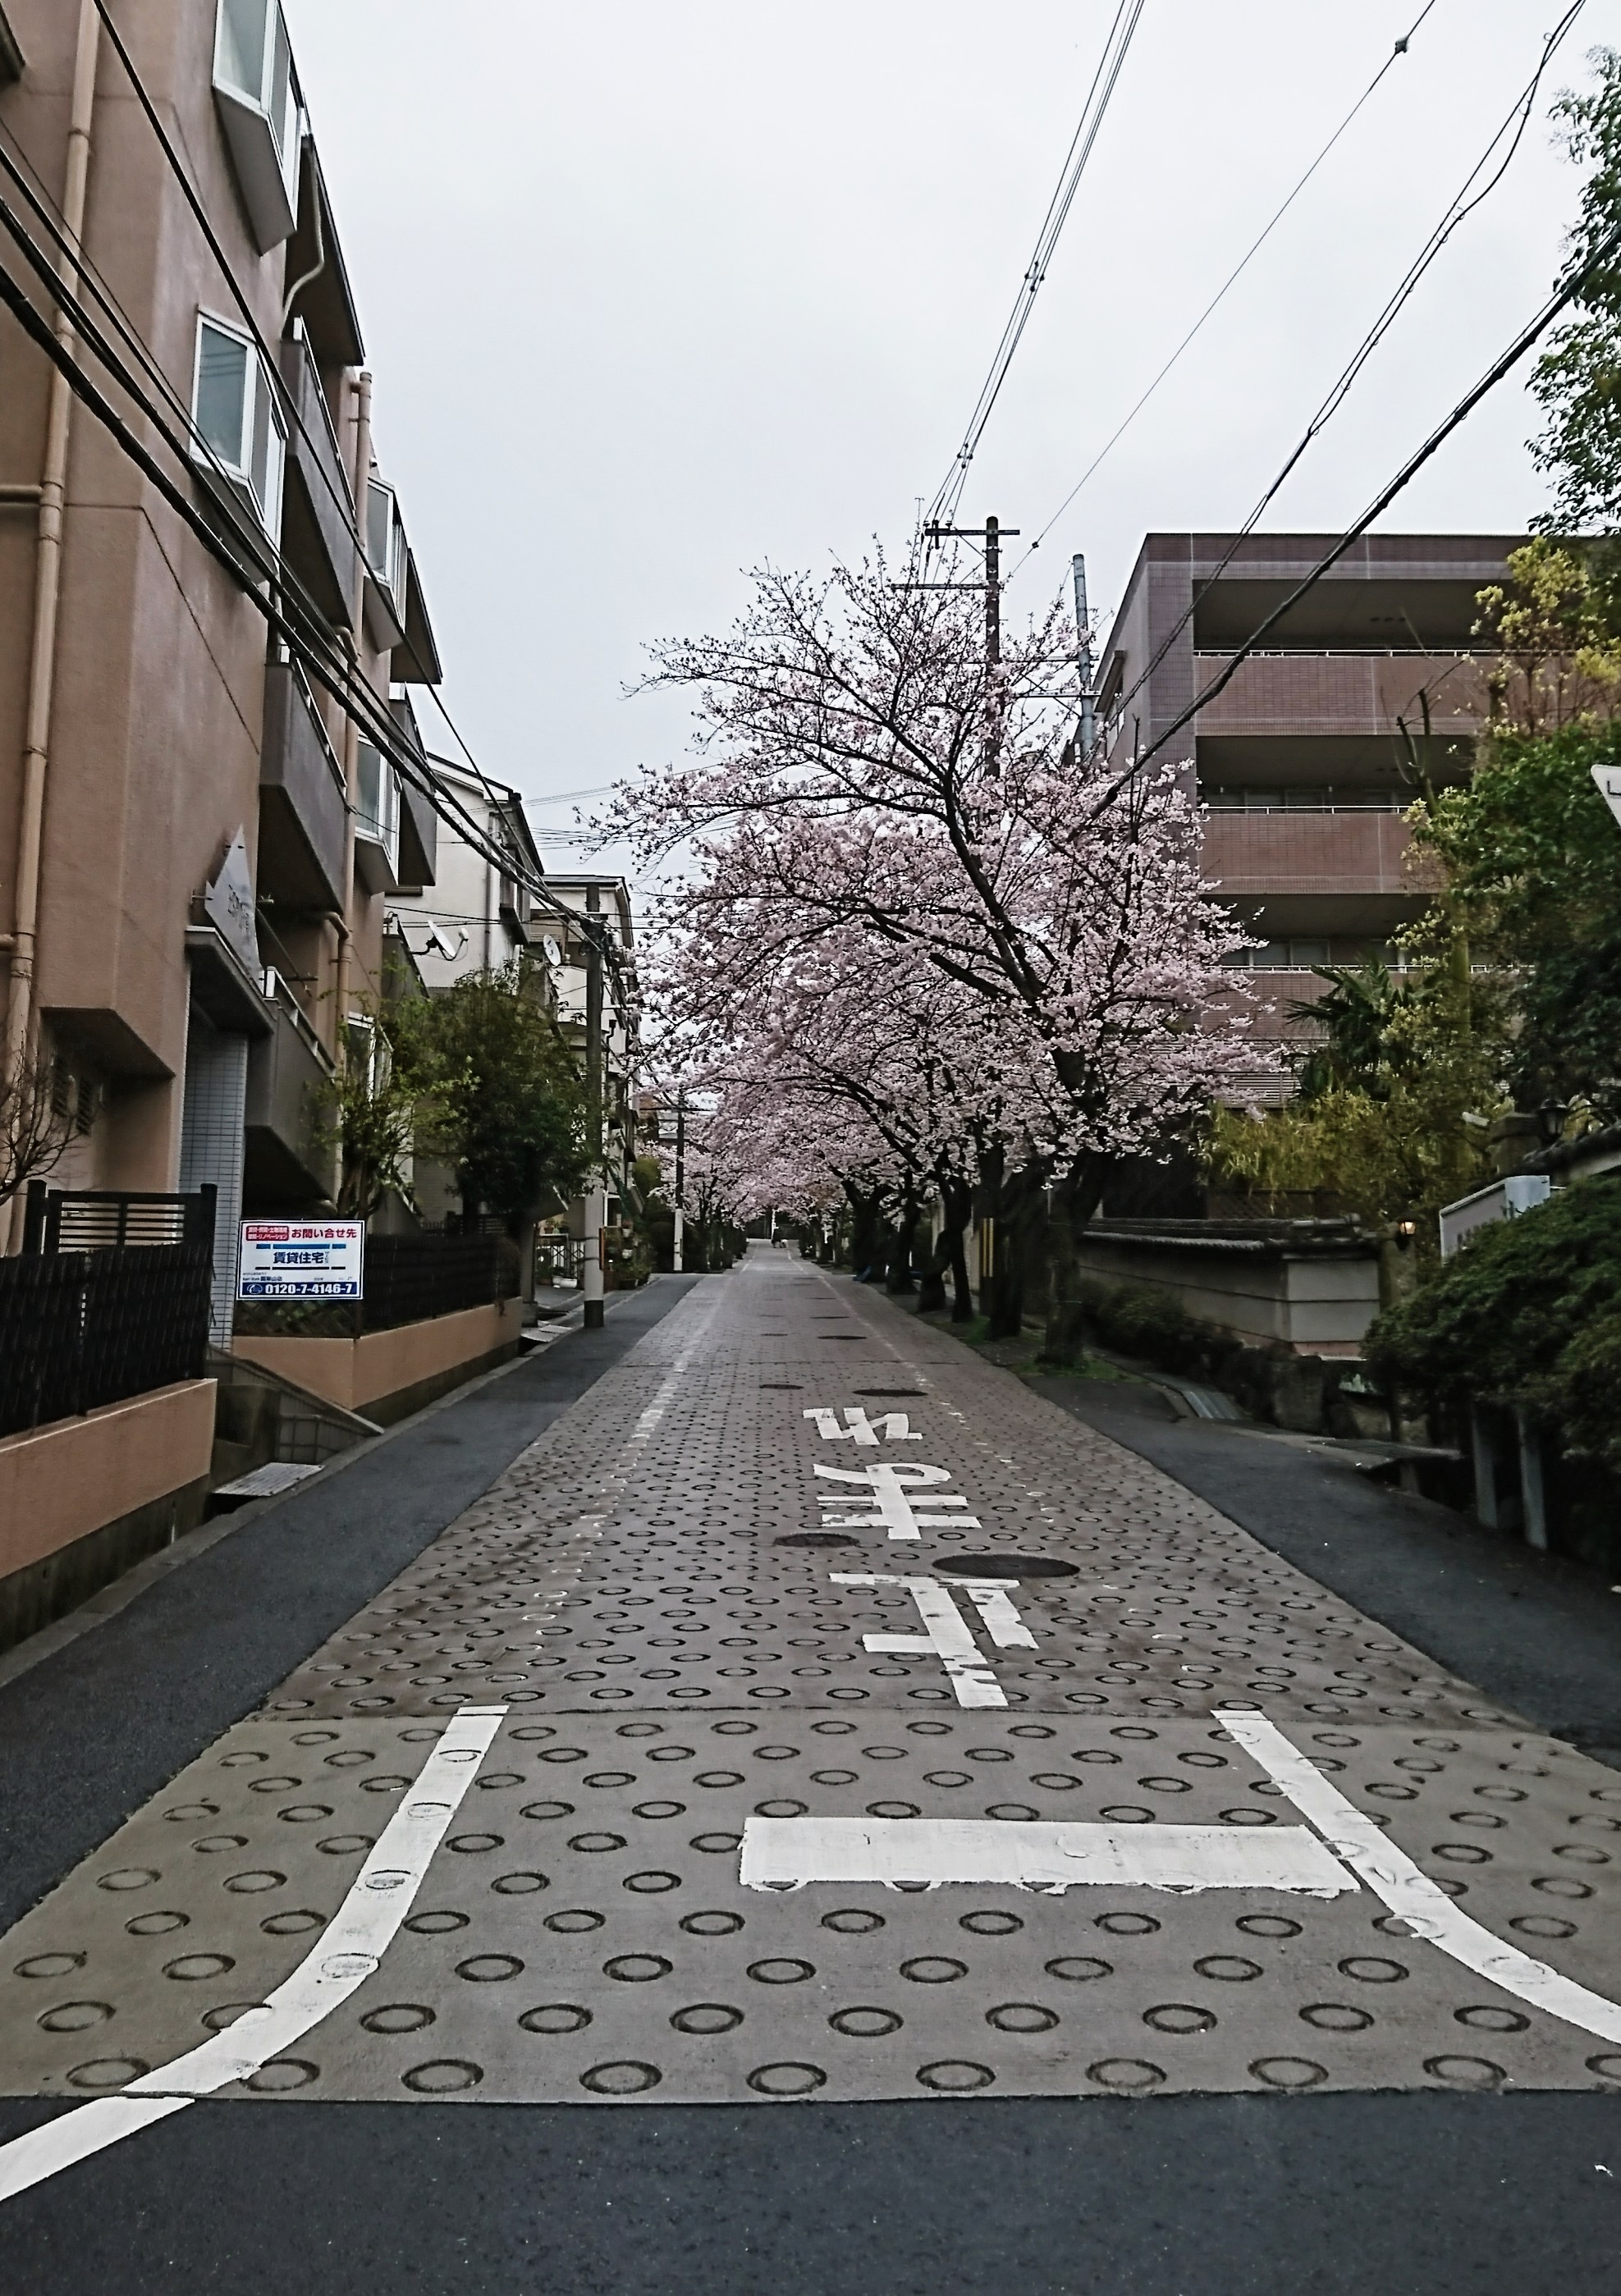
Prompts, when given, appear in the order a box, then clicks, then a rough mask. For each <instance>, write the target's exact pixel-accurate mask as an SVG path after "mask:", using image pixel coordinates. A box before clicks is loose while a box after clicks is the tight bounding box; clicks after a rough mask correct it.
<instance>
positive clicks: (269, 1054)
mask: <svg viewBox="0 0 1621 2296" xmlns="http://www.w3.org/2000/svg"><path fill="white" fill-rule="evenodd" d="M265 995H266V998H267V1004H268V1006H269V1010H270V1013H271V1016H272V1025H271V1030H270V1034H269V1035H268V1036H267V1037H261V1038H260V1039H259V1042H258V1043H257V1044H255V1045H254V1046H252V1048H251V1051H250V1053H249V1055H248V1097H247V1107H246V1111H245V1118H246V1122H245V1128H244V1135H243V1207H244V1209H245V1210H252V1211H256V1212H269V1211H279V1210H293V1209H296V1208H298V1207H300V1206H304V1205H309V1204H315V1203H320V1202H323V1201H329V1200H330V1199H331V1196H332V1193H333V1188H334V1187H335V1185H337V1152H336V1148H335V1145H334V1144H333V1139H332V1137H331V1132H330V1126H331V1121H332V1086H333V1062H332V1057H331V1055H330V1054H329V1053H328V1052H327V1050H326V1048H325V1046H324V1045H323V1044H322V1042H321V1040H320V1038H319V1037H317V1034H316V1032H315V1029H314V1028H313V1027H312V1026H311V1024H310V1022H309V1019H308V1017H307V1016H306V1014H305V1013H304V1012H303V1011H302V1010H301V1008H300V1005H299V1004H298V1001H297V999H296V998H295V997H294V996H293V994H292V990H291V989H290V988H288V986H287V984H286V982H285V981H284V980H283V979H282V978H281V975H280V974H279V973H277V972H274V971H272V972H267V973H266V975H265Z"/></svg>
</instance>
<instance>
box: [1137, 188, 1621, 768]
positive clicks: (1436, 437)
mask: <svg viewBox="0 0 1621 2296" xmlns="http://www.w3.org/2000/svg"><path fill="white" fill-rule="evenodd" d="M1618 247H1621V225H1617V228H1616V229H1615V230H1614V231H1612V232H1610V233H1609V234H1607V235H1606V237H1605V238H1604V239H1603V240H1602V242H1600V245H1599V247H1598V249H1597V250H1596V251H1595V253H1594V254H1593V255H1592V258H1591V259H1590V260H1589V261H1588V262H1587V263H1586V264H1585V265H1584V266H1583V268H1582V269H1581V271H1580V272H1578V273H1577V274H1576V275H1575V276H1574V277H1573V278H1569V279H1568V280H1567V281H1566V283H1565V284H1564V285H1563V286H1562V287H1560V288H1559V289H1558V290H1557V291H1555V293H1554V294H1553V295H1552V296H1551V298H1550V299H1549V300H1548V301H1547V302H1546V303H1544V304H1543V307H1542V309H1541V310H1540V311H1539V312H1538V313H1537V315H1536V316H1535V318H1534V319H1533V320H1532V321H1531V322H1530V324H1529V325H1528V326H1526V327H1524V328H1522V329H1521V331H1520V332H1519V333H1518V335H1517V336H1516V337H1515V339H1514V340H1513V341H1512V342H1511V343H1510V345H1509V348H1507V350H1505V351H1503V352H1502V354H1501V355H1500V356H1499V357H1497V358H1495V359H1493V362H1492V365H1490V366H1489V367H1488V368H1487V369H1486V371H1485V374H1483V375H1482V376H1481V378H1480V380H1479V381H1478V382H1477V383H1476V384H1475V386H1474V388H1473V389H1471V390H1469V391H1466V392H1465V394H1464V396H1463V397H1462V398H1461V399H1460V400H1459V402H1458V404H1457V406H1454V407H1453V409H1452V413H1451V414H1449V415H1448V416H1447V417H1446V419H1445V421H1444V422H1442V423H1440V424H1439V425H1438V426H1437V428H1436V429H1435V430H1432V431H1431V432H1430V434H1429V437H1428V439H1426V440H1425V441H1424V444H1423V445H1422V446H1421V447H1419V449H1418V451H1417V452H1416V453H1415V454H1412V455H1409V457H1408V459H1407V460H1406V462H1405V463H1403V465H1402V467H1401V469H1400V470H1399V471H1397V472H1396V474H1395V478H1393V479H1392V480H1390V482H1389V483H1388V485H1386V486H1385V487H1384V488H1381V489H1380V491H1379V493H1378V494H1377V495H1376V496H1374V498H1373V500H1372V502H1370V504H1369V505H1368V507H1367V509H1366V510H1365V511H1363V512H1362V516H1361V517H1360V518H1359V519H1357V520H1356V521H1355V522H1354V524H1353V525H1351V526H1348V527H1347V528H1346V529H1345V532H1344V533H1343V534H1342V535H1341V536H1340V537H1339V538H1338V540H1337V542H1336V543H1335V544H1334V545H1333V546H1332V547H1331V548H1330V549H1329V550H1327V551H1325V552H1324V553H1323V555H1322V557H1321V558H1320V559H1319V560H1318V562H1317V563H1316V565H1315V566H1313V567H1312V570H1311V572H1310V573H1309V574H1308V575H1306V576H1305V578H1304V580H1302V581H1300V582H1297V583H1296V586H1295V587H1294V588H1293V589H1292V590H1291V591H1290V592H1289V594H1288V597H1287V598H1285V599H1284V600H1283V601H1282V602H1281V603H1280V604H1279V605H1277V606H1274V607H1273V609H1272V611H1271V613H1270V614H1268V615H1267V617H1266V619H1264V621H1263V622H1262V624H1261V626H1260V627H1259V628H1258V629H1256V630H1255V631H1254V632H1252V634H1251V635H1249V636H1248V637H1247V638H1246V639H1245V641H1244V643H1243V644H1242V645H1241V646H1239V647H1238V650H1237V652H1235V653H1234V654H1233V655H1232V656H1231V658H1230V660H1228V661H1226V662H1225V663H1224V664H1223V665H1222V668H1221V670H1220V671H1219V672H1218V674H1217V675H1216V676H1214V678H1212V680H1211V682H1210V684H1209V685H1206V686H1205V687H1203V688H1202V689H1201V691H1200V692H1199V693H1197V694H1196V695H1195V696H1194V699H1193V700H1192V701H1190V702H1189V704H1188V706H1187V708H1186V709H1181V710H1180V711H1179V712H1178V713H1177V715H1176V716H1175V717H1173V719H1172V720H1171V723H1170V724H1169V725H1168V726H1166V727H1165V728H1164V732H1163V733H1161V734H1158V735H1157V736H1156V739H1155V741H1154V742H1152V743H1151V744H1150V745H1149V747H1148V749H1146V750H1142V751H1140V753H1139V754H1138V755H1137V756H1135V757H1134V758H1132V760H1131V765H1130V766H1128V767H1127V768H1126V770H1125V771H1124V772H1123V774H1120V775H1117V776H1116V777H1115V781H1114V782H1113V783H1111V784H1110V786H1109V787H1108V789H1107V790H1106V791H1105V792H1104V794H1103V796H1102V798H1101V799H1100V800H1099V802H1098V810H1099V811H1101V810H1102V808H1103V807H1104V806H1107V805H1108V804H1110V803H1111V802H1112V801H1113V799H1115V797H1117V796H1118V795H1119V793H1120V791H1122V790H1123V788H1124V787H1125V786H1126V784H1127V783H1128V782H1131V781H1132V780H1134V779H1135V777H1136V776H1137V775H1138V774H1139V773H1140V771H1141V769H1142V767H1144V766H1146V765H1147V764H1148V760H1149V758H1153V757H1155V756H1156V755H1157V754H1158V752H1159V751H1160V750H1163V749H1164V747H1165V745H1166V743H1167V742H1171V741H1173V740H1174V739H1175V737H1176V735H1177V734H1180V733H1181V731H1182V729H1183V728H1184V726H1189V725H1190V724H1191V723H1192V721H1193V720H1194V718H1195V717H1197V716H1198V714H1199V711H1200V710H1201V709H1205V708H1207V707H1208V706H1209V704H1210V703H1211V702H1212V701H1214V700H1215V698H1216V696H1217V694H1219V693H1222V692H1223V691H1224V690H1225V689H1226V687H1227V686H1228V685H1230V684H1231V682H1232V680H1233V678H1234V677H1235V676H1237V675H1238V670H1239V669H1240V668H1241V667H1242V666H1243V664H1244V663H1245V662H1246V661H1247V660H1248V659H1249V657H1250V655H1251V654H1252V653H1254V652H1255V651H1256V649H1257V648H1258V647H1259V645H1260V644H1261V642H1262V640H1263V638H1264V637H1266V636H1268V635H1270V633H1271V631H1273V630H1274V629H1276V628H1277V627H1278V624H1279V623H1280V621H1281V620H1282V619H1284V617H1285V616H1286V615H1287V614H1288V613H1290V612H1291V611H1293V610H1294V608H1295V607H1296V606H1297V605H1298V604H1299V603H1300V601H1301V600H1302V599H1303V598H1304V596H1305V595H1306V594H1307V592H1308V591H1310V590H1312V589H1313V588H1314V587H1315V586H1316V585H1317V584H1318V583H1319V582H1321V579H1322V578H1323V576H1324V575H1325V574H1327V573H1328V572H1329V569H1330V568H1331V567H1333V566H1335V565H1337V563H1338V562H1339V561H1340V559H1342V558H1343V557H1344V556H1345V553H1346V551H1347V550H1349V549H1350V547H1351V545H1352V544H1353V543H1354V542H1355V541H1356V540H1357V539H1358V538H1359V537H1361V536H1362V535H1363V534H1365V533H1366V532H1367V530H1368V529H1369V528H1370V526H1371V525H1372V524H1373V521H1374V520H1375V519H1376V518H1378V517H1380V516H1381V515H1382V514H1383V512H1386V510H1388V509H1389V507H1390V505H1391V504H1392V503H1393V502H1394V501H1395V498H1396V496H1398V495H1399V494H1400V493H1401V492H1402V490H1403V488H1404V487H1405V486H1407V485H1408V484H1409V482H1410V481H1411V480H1412V479H1414V478H1415V477H1416V476H1417V475H1418V473H1419V471H1420V470H1421V469H1422V468H1423V466H1424V464H1425V463H1428V461H1429V459H1430V457H1431V455H1434V454H1436V452H1437V451H1438V449H1439V448H1440V447H1443V446H1444V444H1445V443H1446V441H1447V439H1450V438H1451V437H1452V433H1453V431H1454V430H1458V429H1460V428H1461V425H1462V424H1463V423H1464V422H1466V421H1467V420H1468V418H1469V415H1471V414H1473V413H1474V411H1475V409H1476V407H1477V406H1479V404H1480V402H1481V400H1482V399H1483V398H1485V396H1486V394H1487V393H1488V392H1489V391H1491V390H1493V389H1495V388H1496V386H1497V384H1498V383H1500V382H1501V381H1502V379H1503V377H1504V376H1505V375H1506V374H1508V373H1510V372H1511V371H1512V370H1513V368H1514V367H1516V366H1517V365H1518V364H1519V361H1520V360H1521V359H1522V358H1523V357H1525V355H1526V352H1527V351H1528V350H1530V349H1531V348H1533V346H1534V345H1535V343H1536V341H1537V340H1538V338H1539V337H1540V336H1542V335H1543V334H1545V333H1546V332H1547V330H1548V329H1549V327H1550V326H1551V325H1552V324H1553V322H1554V320H1555V319H1557V318H1558V316H1559V313H1560V312H1561V311H1563V310H1565V309H1567V308H1568V306H1569V305H1570V304H1572V303H1574V302H1575V300H1576V298H1577V296H1578V295H1580V294H1581V293H1582V291H1584V288H1585V287H1586V286H1587V285H1588V283H1589V282H1590V281H1591V280H1592V278H1593V277H1594V276H1595V275H1596V274H1597V273H1598V272H1599V271H1600V269H1601V268H1602V266H1603V265H1604V264H1605V263H1607V262H1608V261H1609V258H1610V257H1611V256H1612V255H1613V254H1614V253H1615V251H1616V250H1617V248H1618Z"/></svg>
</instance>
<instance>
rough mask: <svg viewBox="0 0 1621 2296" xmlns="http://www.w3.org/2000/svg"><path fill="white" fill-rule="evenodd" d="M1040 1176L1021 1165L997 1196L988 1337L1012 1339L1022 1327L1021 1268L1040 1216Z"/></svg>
mask: <svg viewBox="0 0 1621 2296" xmlns="http://www.w3.org/2000/svg"><path fill="white" fill-rule="evenodd" d="M1041 1193H1042V1185H1041V1173H1040V1171H1039V1170H1036V1169H1032V1168H1029V1167H1025V1168H1024V1169H1021V1170H1019V1171H1016V1172H1014V1173H1012V1174H1011V1175H1010V1176H1009V1177H1008V1178H1007V1179H1006V1180H1004V1182H1003V1184H1002V1186H1001V1188H1000V1191H999V1193H998V1196H997V1211H996V1214H995V1219H996V1228H995V1235H994V1240H993V1242H992V1277H991V1308H990V1322H991V1337H992V1339H993V1340H1016V1339H1017V1338H1018V1336H1019V1334H1020V1333H1021V1332H1022V1331H1023V1330H1024V1292H1025V1271H1026V1267H1027V1263H1028V1260H1029V1257H1030V1251H1031V1246H1032V1243H1033V1241H1034V1237H1035V1234H1036V1231H1037V1229H1038V1227H1039V1226H1040V1223H1041Z"/></svg>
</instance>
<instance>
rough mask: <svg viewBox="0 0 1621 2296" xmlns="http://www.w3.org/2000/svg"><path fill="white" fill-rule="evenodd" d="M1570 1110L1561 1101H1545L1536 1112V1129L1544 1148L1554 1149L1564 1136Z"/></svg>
mask: <svg viewBox="0 0 1621 2296" xmlns="http://www.w3.org/2000/svg"><path fill="white" fill-rule="evenodd" d="M1569 1114H1570V1110H1569V1108H1568V1105H1567V1103H1565V1102H1564V1101H1562V1100H1552V1099H1549V1100H1545V1101H1543V1104H1542V1106H1541V1107H1540V1108H1539V1109H1538V1110H1537V1111H1536V1128H1537V1131H1538V1132H1539V1134H1540V1135H1541V1136H1542V1143H1543V1147H1544V1148H1555V1147H1557V1146H1558V1145H1559V1142H1560V1141H1561V1140H1562V1139H1563V1138H1564V1136H1565V1121H1566V1119H1567V1118H1568V1116H1569Z"/></svg>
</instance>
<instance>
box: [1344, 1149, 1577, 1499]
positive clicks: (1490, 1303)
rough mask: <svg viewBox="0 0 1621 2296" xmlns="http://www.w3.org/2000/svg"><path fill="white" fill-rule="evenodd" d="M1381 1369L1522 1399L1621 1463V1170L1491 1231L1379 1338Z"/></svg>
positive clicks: (1564, 1436)
mask: <svg viewBox="0 0 1621 2296" xmlns="http://www.w3.org/2000/svg"><path fill="white" fill-rule="evenodd" d="M1367 1354H1368V1362H1369V1365H1370V1369H1371V1370H1372V1371H1374V1372H1375V1373H1376V1374H1378V1375H1379V1376H1381V1377H1384V1378H1386V1379H1391V1380H1396V1381H1399V1382H1402V1383H1403V1385H1405V1386H1409V1387H1416V1388H1420V1389H1423V1390H1428V1392H1429V1393H1431V1394H1433V1395H1436V1396H1438V1397H1443V1398H1448V1399H1450V1400H1453V1401H1458V1402H1465V1401H1469V1400H1471V1399H1473V1400H1477V1401H1481V1402H1488V1401H1489V1402H1493V1403H1502V1404H1510V1405H1513V1406H1516V1407H1518V1408H1519V1409H1521V1410H1524V1411H1527V1412H1529V1413H1530V1414H1531V1415H1533V1417H1534V1418H1535V1419H1536V1420H1537V1421H1538V1422H1539V1423H1541V1424H1543V1425H1544V1426H1547V1427H1551V1428H1553V1429H1554V1430H1556V1431H1557V1432H1558V1434H1559V1440H1560V1443H1561V1445H1562V1447H1564V1449H1566V1450H1567V1451H1568V1452H1570V1453H1572V1454H1573V1455H1575V1456H1577V1457H1587V1458H1593V1459H1598V1460H1600V1461H1601V1462H1602V1463H1603V1464H1605V1465H1606V1466H1608V1467H1609V1468H1611V1469H1615V1470H1621V1415H1617V1409H1616V1398H1617V1392H1621V1175H1614V1176H1611V1175H1606V1176H1604V1177H1601V1178H1599V1179H1592V1180H1584V1181H1581V1182H1579V1183H1578V1184H1577V1185H1576V1186H1575V1187H1571V1188H1567V1189H1564V1190H1562V1191H1561V1192H1560V1193H1559V1194H1557V1195H1555V1196H1553V1197H1551V1199H1550V1200H1549V1201H1548V1202H1547V1203H1545V1204H1541V1205H1539V1206H1538V1207H1537V1208H1536V1209H1535V1210H1534V1211H1528V1212H1522V1213H1521V1214H1520V1216H1519V1218H1518V1219H1510V1220H1502V1221H1499V1222H1497V1223H1495V1224H1494V1225H1493V1226H1490V1227H1486V1228H1481V1229H1479V1230H1477V1232H1476V1234H1474V1235H1473V1236H1471V1238H1470V1239H1469V1242H1468V1243H1467V1244H1466V1245H1465V1247H1464V1249H1463V1250H1462V1251H1461V1252H1459V1253H1458V1254H1457V1256H1456V1257H1455V1258H1454V1259H1449V1260H1448V1261H1447V1262H1446V1263H1445V1264H1444V1267H1442V1268H1441V1269H1440V1270H1439V1271H1438V1272H1437V1273H1436V1275H1432V1276H1430V1277H1429V1278H1428V1281H1427V1282H1425V1283H1421V1284H1420V1285H1419V1289H1418V1290H1417V1291H1416V1292H1414V1293H1413V1294H1412V1295H1411V1298H1410V1299H1408V1300H1403V1303H1402V1304H1401V1306H1400V1307H1398V1308H1391V1309H1389V1310H1388V1311H1387V1312H1386V1314H1385V1315H1383V1316H1380V1317H1379V1319H1378V1322H1377V1323H1376V1324H1374V1326H1373V1328H1372V1330H1371V1331H1370V1333H1369V1335H1368V1348H1367Z"/></svg>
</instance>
